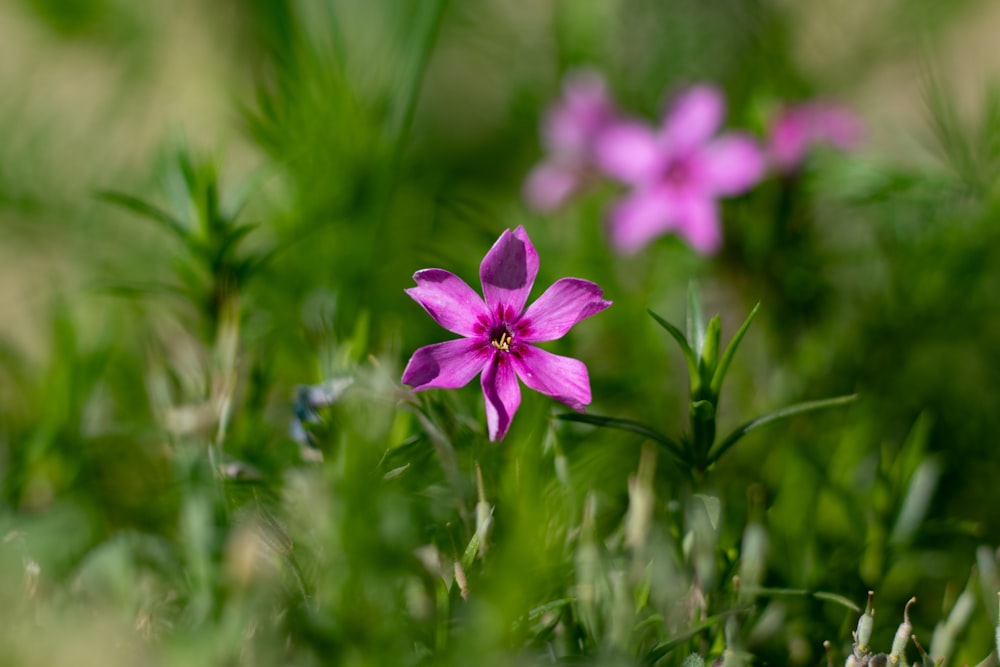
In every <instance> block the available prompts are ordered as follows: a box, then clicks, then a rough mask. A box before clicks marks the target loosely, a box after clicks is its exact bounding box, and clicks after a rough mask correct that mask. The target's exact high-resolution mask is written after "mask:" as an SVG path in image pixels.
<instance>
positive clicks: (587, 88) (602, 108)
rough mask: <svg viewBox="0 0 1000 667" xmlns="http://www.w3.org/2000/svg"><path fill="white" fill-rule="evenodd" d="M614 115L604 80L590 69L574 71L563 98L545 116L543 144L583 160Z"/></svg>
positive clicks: (566, 83)
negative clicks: (594, 140)
mask: <svg viewBox="0 0 1000 667" xmlns="http://www.w3.org/2000/svg"><path fill="white" fill-rule="evenodd" d="M614 115H615V105H614V102H612V100H611V97H610V96H609V95H608V89H607V85H605V83H604V78H603V77H602V76H601V75H600V74H599V73H598V72H596V71H592V70H581V71H577V72H574V73H572V74H569V75H567V77H566V80H565V82H564V83H563V94H562V98H561V99H560V100H559V101H558V102H557V103H556V104H555V105H554V106H552V107H551V108H550V109H549V111H548V112H547V113H546V114H545V118H544V121H543V123H542V141H543V143H544V144H545V145H546V147H547V148H548V149H549V150H550V151H552V152H554V153H557V154H559V155H564V156H568V157H572V158H577V159H582V158H583V157H585V156H586V155H587V153H588V152H589V150H590V149H589V147H590V145H591V142H592V141H593V139H594V136H595V135H596V134H597V133H598V132H599V131H600V129H601V127H602V126H603V125H604V124H605V123H607V122H608V121H609V120H610V119H611V118H612V117H614Z"/></svg>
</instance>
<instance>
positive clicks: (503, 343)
mask: <svg viewBox="0 0 1000 667" xmlns="http://www.w3.org/2000/svg"><path fill="white" fill-rule="evenodd" d="M512 340H514V336H513V335H512V334H510V333H509V332H507V331H504V332H503V333H501V334H500V337H499V338H492V339H490V345H492V346H493V347H495V348H496V349H498V350H504V351H506V350H509V349H510V343H511V341H512Z"/></svg>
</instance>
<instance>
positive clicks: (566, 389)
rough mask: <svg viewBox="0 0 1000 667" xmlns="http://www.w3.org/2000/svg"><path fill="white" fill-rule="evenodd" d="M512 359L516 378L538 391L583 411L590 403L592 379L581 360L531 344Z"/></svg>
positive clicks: (512, 356)
mask: <svg viewBox="0 0 1000 667" xmlns="http://www.w3.org/2000/svg"><path fill="white" fill-rule="evenodd" d="M511 358H512V359H513V364H514V370H515V371H516V372H517V376H518V377H519V378H521V381H522V382H524V384H526V385H528V386H529V387H531V388H532V389H534V390H535V391H537V392H539V393H542V394H545V395H546V396H551V397H552V398H554V399H556V400H557V401H560V402H562V403H565V404H566V405H568V406H569V407H571V408H573V409H574V410H579V411H581V412H582V411H583V408H584V406H586V405H588V404H589V403H590V376H589V375H588V374H587V367H586V366H585V365H584V364H583V362H582V361H577V360H576V359H571V358H570V357H561V356H559V355H558V354H552V353H551V352H546V351H545V350H540V349H538V348H537V347H533V346H531V345H525V346H524V347H522V348H521V349H520V350H519V356H514V355H511Z"/></svg>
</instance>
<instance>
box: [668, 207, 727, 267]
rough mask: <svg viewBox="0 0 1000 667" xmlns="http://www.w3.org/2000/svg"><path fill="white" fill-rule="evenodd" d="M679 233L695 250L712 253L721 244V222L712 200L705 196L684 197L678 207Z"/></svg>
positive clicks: (705, 253)
mask: <svg viewBox="0 0 1000 667" xmlns="http://www.w3.org/2000/svg"><path fill="white" fill-rule="evenodd" d="M677 215H678V229H677V233H678V234H680V236H682V237H683V238H684V239H685V240H686V241H687V242H688V245H690V246H691V247H692V248H693V249H694V250H695V251H696V252H698V253H699V254H702V255H712V254H714V253H715V252H716V251H718V250H719V248H720V247H721V246H722V224H721V222H720V221H719V211H718V207H717V206H716V203H715V201H714V200H712V199H709V198H707V197H695V196H691V197H685V198H684V199H683V200H682V201H681V202H680V206H679V207H678V211H677Z"/></svg>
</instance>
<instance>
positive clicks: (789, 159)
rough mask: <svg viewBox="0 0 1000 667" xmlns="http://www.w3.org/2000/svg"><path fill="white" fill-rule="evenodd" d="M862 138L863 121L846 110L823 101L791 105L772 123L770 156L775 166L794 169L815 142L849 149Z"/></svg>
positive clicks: (782, 168) (769, 145)
mask: <svg viewBox="0 0 1000 667" xmlns="http://www.w3.org/2000/svg"><path fill="white" fill-rule="evenodd" d="M860 141H861V123H860V122H859V121H858V119H857V117H856V116H855V115H854V114H853V113H851V112H850V111H848V110H847V109H845V108H843V107H840V106H837V105H835V104H831V103H830V102H824V101H819V100H816V101H813V102H806V103H805V104H800V105H798V106H793V107H789V108H787V109H784V110H783V111H781V113H779V114H778V115H777V116H776V117H775V119H774V122H773V123H772V124H771V132H770V137H769V138H768V147H767V152H768V158H769V160H770V162H771V164H772V165H774V167H775V168H776V169H779V170H781V171H786V172H787V171H791V170H793V169H795V168H797V167H798V166H799V165H800V164H802V161H803V160H804V159H805V157H806V153H808V152H809V149H810V148H812V147H813V146H814V145H816V144H827V145H829V146H832V147H834V148H837V149H839V150H850V149H852V148H854V147H855V146H857V144H858V143H859V142H860Z"/></svg>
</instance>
